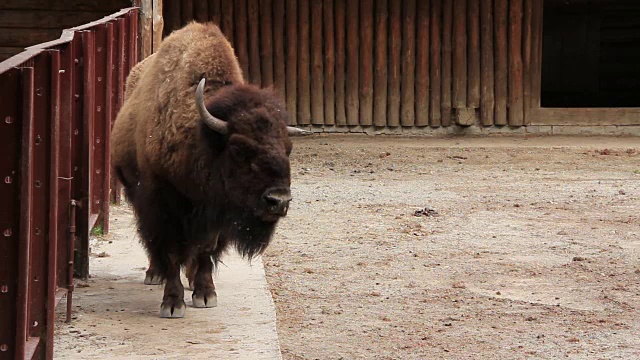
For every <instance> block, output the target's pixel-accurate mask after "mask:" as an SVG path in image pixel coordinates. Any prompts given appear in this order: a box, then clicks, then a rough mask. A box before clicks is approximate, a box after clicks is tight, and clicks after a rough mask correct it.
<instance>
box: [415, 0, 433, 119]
mask: <svg viewBox="0 0 640 360" xmlns="http://www.w3.org/2000/svg"><path fill="white" fill-rule="evenodd" d="M430 5H431V4H430V3H429V0H421V1H418V3H417V8H416V115H415V117H416V123H415V124H416V126H427V125H429V33H430V28H429V20H430V19H429V15H430V14H429V7H430Z"/></svg>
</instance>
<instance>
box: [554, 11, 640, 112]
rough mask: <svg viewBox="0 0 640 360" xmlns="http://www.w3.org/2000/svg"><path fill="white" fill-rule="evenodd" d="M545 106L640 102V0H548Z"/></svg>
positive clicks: (632, 103)
mask: <svg viewBox="0 0 640 360" xmlns="http://www.w3.org/2000/svg"><path fill="white" fill-rule="evenodd" d="M542 35H543V48H542V93H541V105H542V107H560V108H589V107H640V0H544V23H543V34H542Z"/></svg>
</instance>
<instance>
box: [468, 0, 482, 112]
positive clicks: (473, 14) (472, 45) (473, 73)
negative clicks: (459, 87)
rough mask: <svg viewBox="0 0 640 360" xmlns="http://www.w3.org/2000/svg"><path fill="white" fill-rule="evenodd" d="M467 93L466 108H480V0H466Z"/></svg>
mask: <svg viewBox="0 0 640 360" xmlns="http://www.w3.org/2000/svg"><path fill="white" fill-rule="evenodd" d="M467 1H468V3H467V33H468V44H469V48H468V56H469V58H468V64H467V72H468V81H469V83H468V90H467V91H468V93H467V107H469V108H474V109H477V108H479V107H480V0H467Z"/></svg>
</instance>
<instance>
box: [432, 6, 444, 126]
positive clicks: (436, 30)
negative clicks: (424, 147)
mask: <svg viewBox="0 0 640 360" xmlns="http://www.w3.org/2000/svg"><path fill="white" fill-rule="evenodd" d="M445 1H446V0H445ZM441 15H442V2H441V0H431V46H430V58H431V59H430V69H429V71H430V74H431V79H430V85H431V98H430V106H429V108H430V110H431V114H430V116H429V125H431V126H432V127H438V126H440V125H441V124H442V113H441V111H440V106H442V98H441V94H442V92H441V89H442V67H441V63H442V62H441V55H440V52H441V49H442V45H441V44H442V42H441V36H442V27H441V26H442V24H441V20H442V17H441Z"/></svg>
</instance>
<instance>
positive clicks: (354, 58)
mask: <svg viewBox="0 0 640 360" xmlns="http://www.w3.org/2000/svg"><path fill="white" fill-rule="evenodd" d="M303 2H304V1H303ZM358 12H359V8H358V2H357V1H347V6H346V14H347V51H346V53H347V96H346V102H347V104H346V105H347V124H348V125H351V126H355V125H358V124H359V121H358V115H359V112H358V102H359V101H358V86H359V71H358V60H359V58H358V53H359V51H358V45H359V44H358V35H359V33H360V32H359V31H358V20H359V19H358Z"/></svg>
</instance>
